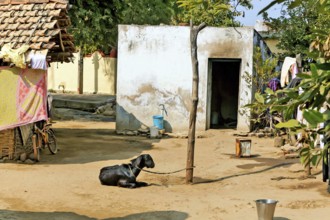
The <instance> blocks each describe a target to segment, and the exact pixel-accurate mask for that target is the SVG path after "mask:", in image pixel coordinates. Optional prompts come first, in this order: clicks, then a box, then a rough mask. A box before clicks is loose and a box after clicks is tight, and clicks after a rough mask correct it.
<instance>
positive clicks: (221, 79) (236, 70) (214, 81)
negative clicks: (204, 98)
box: [209, 59, 241, 129]
mask: <svg viewBox="0 0 330 220" xmlns="http://www.w3.org/2000/svg"><path fill="white" fill-rule="evenodd" d="M240 66H241V60H240V59H211V60H210V70H211V71H210V73H209V74H210V77H209V79H210V80H211V81H210V84H209V86H210V87H211V88H209V89H210V93H211V97H210V114H209V115H210V119H209V122H210V126H209V127H210V128H213V129H218V128H221V129H223V128H237V114H238V103H239V82H240V80H239V79H240Z"/></svg>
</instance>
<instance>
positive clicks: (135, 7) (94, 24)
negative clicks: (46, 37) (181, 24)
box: [69, 0, 174, 54]
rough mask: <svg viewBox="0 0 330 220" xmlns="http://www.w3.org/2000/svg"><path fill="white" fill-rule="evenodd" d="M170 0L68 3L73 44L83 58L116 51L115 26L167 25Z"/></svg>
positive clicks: (85, 0) (98, 0) (170, 16)
mask: <svg viewBox="0 0 330 220" xmlns="http://www.w3.org/2000/svg"><path fill="white" fill-rule="evenodd" d="M173 1H174V0H152V1H149V0H107V1H104V0H93V1H90V0H70V4H72V8H71V9H70V10H69V13H70V18H71V21H72V27H71V29H70V32H71V33H73V34H74V38H75V44H76V45H77V46H78V47H80V48H81V50H82V52H83V53H84V54H86V53H91V52H94V51H95V50H102V51H104V52H106V53H108V52H109V51H110V50H111V49H112V48H114V47H117V35H118V31H117V30H118V28H117V26H118V24H139V25H144V24H148V25H156V24H161V23H164V24H169V23H170V22H171V18H172V14H173V9H172V6H173Z"/></svg>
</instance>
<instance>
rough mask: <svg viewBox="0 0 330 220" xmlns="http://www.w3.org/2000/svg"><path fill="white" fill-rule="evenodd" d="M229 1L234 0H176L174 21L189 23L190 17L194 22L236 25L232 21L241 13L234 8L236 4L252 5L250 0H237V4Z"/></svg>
mask: <svg viewBox="0 0 330 220" xmlns="http://www.w3.org/2000/svg"><path fill="white" fill-rule="evenodd" d="M231 2H233V3H235V2H236V1H230V0H218V1H214V0H178V1H177V3H178V6H179V8H178V11H177V12H178V13H177V14H176V16H175V21H174V23H177V24H178V23H189V21H190V20H191V19H192V20H193V22H194V24H201V23H202V22H204V23H205V24H207V25H208V26H217V27H219V26H238V25H239V23H238V22H235V21H234V17H235V16H239V15H241V14H240V12H237V11H236V10H235V9H236V6H237V5H241V6H243V7H246V8H252V5H251V3H250V0H239V1H237V2H236V4H237V5H233V4H231ZM180 9H181V10H180Z"/></svg>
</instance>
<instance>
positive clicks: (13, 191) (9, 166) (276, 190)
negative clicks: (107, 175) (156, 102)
mask: <svg viewBox="0 0 330 220" xmlns="http://www.w3.org/2000/svg"><path fill="white" fill-rule="evenodd" d="M54 127H55V130H56V134H57V137H58V144H59V146H60V151H59V152H58V154H57V155H55V156H53V155H49V153H48V151H47V150H45V151H44V152H43V154H42V155H41V160H42V161H41V162H40V163H37V164H34V165H27V164H17V163H2V164H0V169H1V171H0V172H1V181H0V189H1V190H0V219H10V220H16V219H24V220H30V219H31V220H35V219H46V220H53V219H54V220H57V219H58V220H66V219H68V220H95V219H132V220H133V219H134V220H135V219H144V220H145V219H171V220H172V219H173V220H185V219H219V220H221V219H224V220H228V219H229V220H230V219H257V210H256V204H255V202H254V201H255V200H256V199H264V198H270V199H276V200H278V201H279V203H278V204H277V206H276V210H275V217H274V219H276V220H287V219H292V220H295V219H297V220H304V219H307V220H308V219H327V217H326V216H329V210H330V199H329V197H330V196H329V194H328V193H327V192H326V191H327V184H326V183H323V182H322V175H321V174H320V169H319V168H318V169H313V173H315V174H316V175H315V176H316V178H315V179H310V178H309V179H301V178H300V177H302V176H303V175H304V171H303V168H302V166H301V165H300V164H299V162H298V160H297V159H293V160H285V159H283V156H282V155H281V154H280V150H279V149H277V148H274V147H273V139H271V138H261V139H258V138H252V154H253V156H252V157H251V158H236V157H235V156H234V154H235V138H236V137H234V136H233V133H234V131H233V130H210V131H207V132H205V133H204V134H203V135H204V138H199V139H198V140H197V142H196V151H195V165H196V169H195V171H194V177H195V178H194V182H195V183H194V184H193V185H186V184H185V183H184V182H185V181H184V178H185V172H179V173H175V174H170V175H156V174H150V173H145V172H143V173H141V174H140V176H139V177H138V180H140V181H145V182H148V183H149V184H150V186H148V187H143V188H138V189H124V188H119V187H107V186H102V185H101V184H100V183H99V180H98V174H99V170H100V168H102V167H103V166H108V165H115V164H121V163H127V162H129V160H130V159H132V158H134V157H136V156H138V155H140V154H142V153H149V154H150V155H152V157H153V158H154V161H155V163H156V167H155V168H154V169H153V171H159V172H169V171H173V170H178V169H181V168H184V167H185V161H186V151H187V149H186V148H187V139H174V138H164V139H147V138H145V137H128V136H118V135H116V134H115V132H114V127H115V124H114V123H112V122H108V123H104V122H57V123H56V124H54ZM277 177H283V178H284V179H281V180H272V178H277ZM279 179H280V178H279Z"/></svg>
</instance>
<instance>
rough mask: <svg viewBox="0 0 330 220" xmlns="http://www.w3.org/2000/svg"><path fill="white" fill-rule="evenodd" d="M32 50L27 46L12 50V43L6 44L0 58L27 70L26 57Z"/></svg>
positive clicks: (0, 52)
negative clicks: (29, 50)
mask: <svg viewBox="0 0 330 220" xmlns="http://www.w3.org/2000/svg"><path fill="white" fill-rule="evenodd" d="M29 48H30V46H29V45H27V44H25V45H23V46H21V47H19V48H17V49H12V46H11V44H10V43H8V44H5V45H4V46H3V47H2V48H1V51H0V58H2V59H4V60H9V61H10V62H12V63H13V64H15V66H17V67H19V68H22V69H25V68H26V57H25V52H26V51H27V50H28V49H29Z"/></svg>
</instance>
